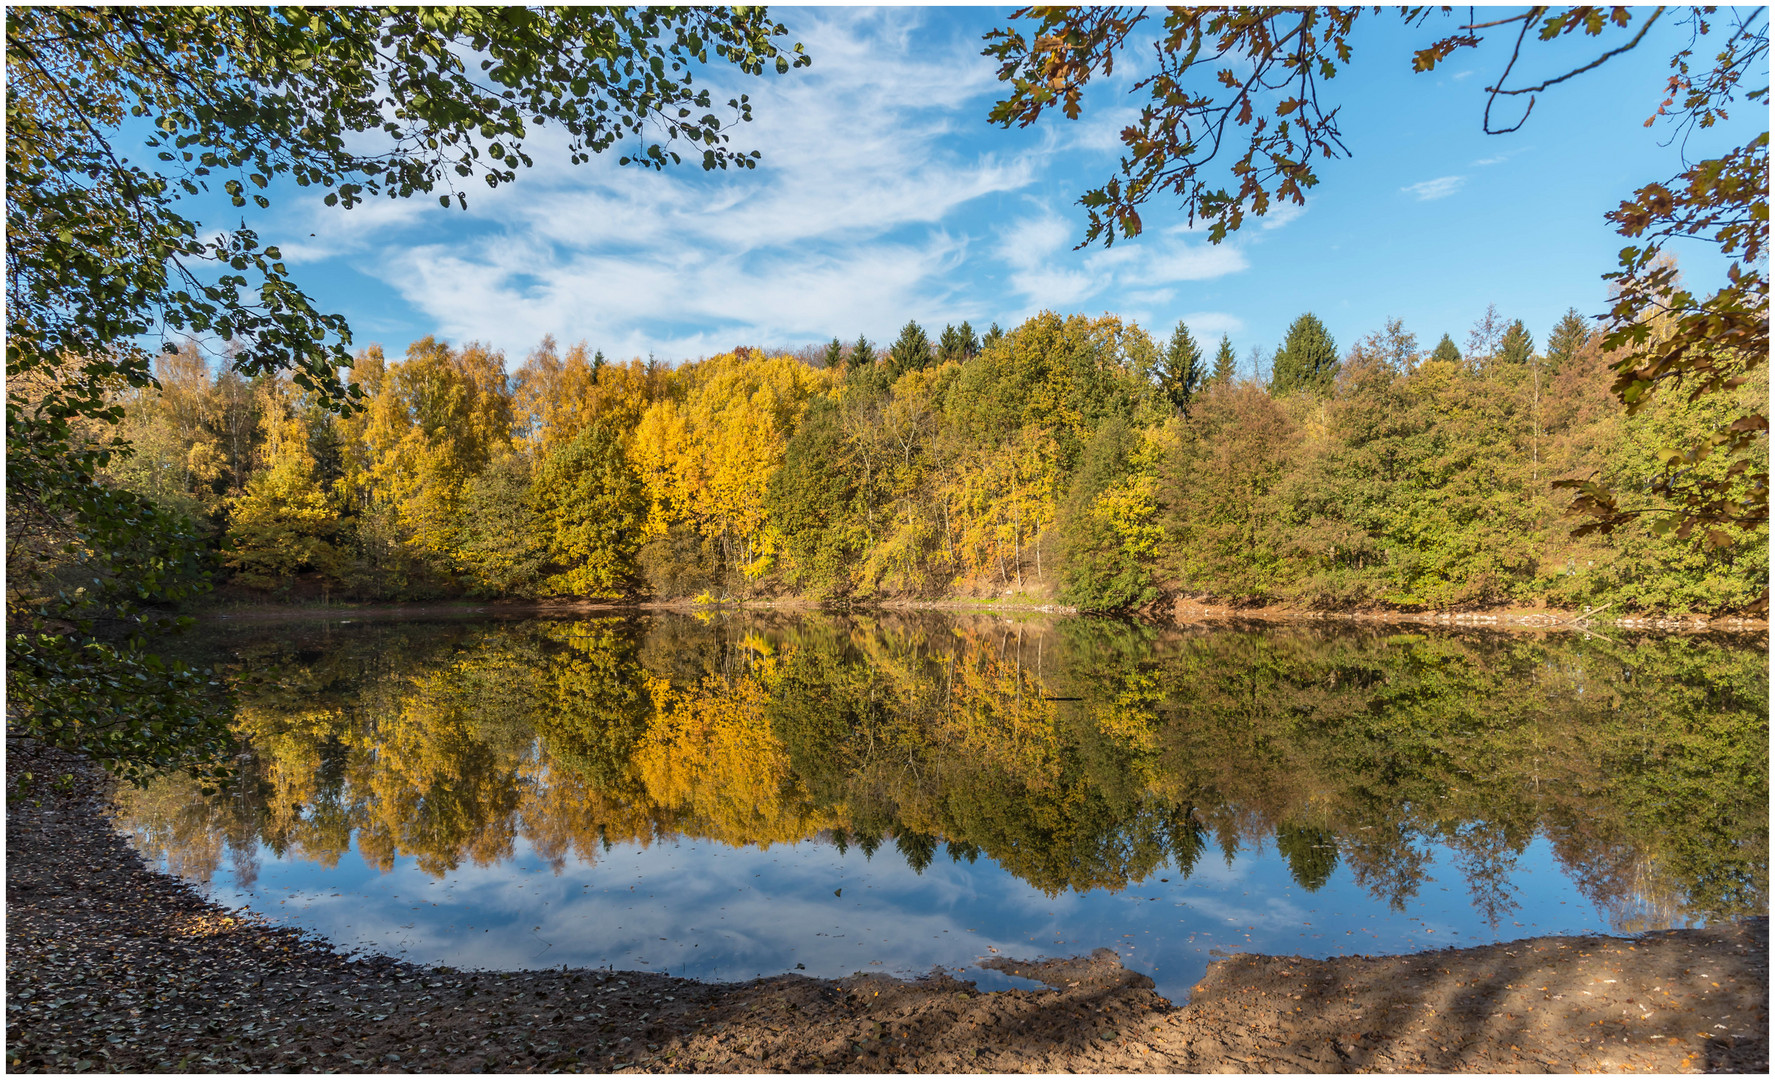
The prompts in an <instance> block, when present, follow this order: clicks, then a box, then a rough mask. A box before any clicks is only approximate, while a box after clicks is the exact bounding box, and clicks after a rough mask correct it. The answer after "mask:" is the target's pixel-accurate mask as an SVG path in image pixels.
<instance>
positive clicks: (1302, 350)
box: [1270, 311, 1338, 397]
mask: <svg viewBox="0 0 1775 1080" xmlns="http://www.w3.org/2000/svg"><path fill="white" fill-rule="evenodd" d="M1337 367H1338V361H1337V343H1336V342H1334V341H1332V340H1331V334H1330V332H1329V331H1327V330H1326V329H1325V324H1324V323H1322V322H1320V321H1319V317H1318V316H1316V315H1314V314H1313V313H1312V312H1310V311H1309V312H1307V313H1306V314H1305V315H1302V316H1301V317H1300V318H1298V319H1296V320H1294V324H1293V325H1292V326H1290V327H1289V328H1288V338H1287V340H1286V341H1284V342H1283V343H1282V346H1281V347H1280V348H1279V349H1277V350H1276V359H1275V362H1274V364H1273V365H1272V367H1271V371H1270V393H1271V394H1274V395H1276V396H1278V397H1279V396H1281V395H1284V394H1292V393H1299V392H1303V391H1304V392H1307V393H1312V394H1320V395H1323V394H1327V393H1330V392H1331V381H1332V379H1334V378H1335V377H1336V376H1337Z"/></svg>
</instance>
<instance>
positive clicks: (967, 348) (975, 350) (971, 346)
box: [961, 322, 980, 360]
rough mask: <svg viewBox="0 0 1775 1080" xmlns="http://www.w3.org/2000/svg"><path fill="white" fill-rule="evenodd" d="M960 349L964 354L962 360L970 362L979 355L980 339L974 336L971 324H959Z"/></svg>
mask: <svg viewBox="0 0 1775 1080" xmlns="http://www.w3.org/2000/svg"><path fill="white" fill-rule="evenodd" d="M961 347H962V352H963V353H964V354H965V355H964V357H963V359H967V360H972V359H973V358H974V357H976V356H979V355H980V339H979V338H978V337H976V336H975V335H974V326H973V324H972V323H968V322H963V323H962V324H961Z"/></svg>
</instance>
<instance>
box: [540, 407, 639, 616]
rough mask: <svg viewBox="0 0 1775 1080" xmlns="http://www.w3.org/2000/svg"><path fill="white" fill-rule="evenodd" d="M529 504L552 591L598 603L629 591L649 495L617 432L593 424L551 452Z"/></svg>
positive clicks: (635, 569) (601, 424)
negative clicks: (549, 564) (537, 519)
mask: <svg viewBox="0 0 1775 1080" xmlns="http://www.w3.org/2000/svg"><path fill="white" fill-rule="evenodd" d="M535 500H536V507H537V512H538V514H539V515H540V516H541V518H542V526H543V529H544V530H545V531H546V533H547V535H548V537H549V549H548V550H549V556H550V558H551V559H552V561H553V562H554V564H555V565H556V566H558V567H560V570H559V572H558V573H556V574H554V575H553V576H551V577H550V578H549V579H548V582H547V584H548V587H549V588H550V589H553V590H555V591H559V592H563V593H567V594H568V595H571V596H591V597H601V598H612V597H617V596H621V595H623V594H624V593H626V592H629V591H632V590H633V588H634V586H635V584H636V580H637V566H636V562H635V555H636V553H637V552H638V551H640V548H641V540H642V537H641V523H642V521H643V519H644V518H645V517H646V516H647V493H646V491H645V490H644V489H643V487H642V485H641V480H640V478H639V477H638V476H636V475H635V470H634V468H633V466H631V465H630V464H629V461H628V459H627V458H626V457H625V456H624V455H623V448H622V440H621V438H620V436H619V435H618V434H617V433H616V432H615V431H612V430H611V429H610V428H609V427H607V426H606V425H605V424H603V423H594V424H591V425H589V426H587V427H586V428H585V429H584V430H582V431H581V432H580V433H579V434H578V435H576V436H574V438H573V441H572V442H568V443H564V444H562V445H561V446H559V447H557V448H556V449H555V451H554V453H552V454H550V455H549V456H548V459H547V460H546V461H544V462H543V464H542V468H541V469H540V470H539V471H538V472H537V475H536V487H535Z"/></svg>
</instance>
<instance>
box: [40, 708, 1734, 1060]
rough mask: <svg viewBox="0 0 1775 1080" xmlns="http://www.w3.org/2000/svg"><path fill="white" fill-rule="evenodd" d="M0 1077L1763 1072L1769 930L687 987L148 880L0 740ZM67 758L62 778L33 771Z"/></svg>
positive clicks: (87, 816)
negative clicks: (1183, 995) (414, 953)
mask: <svg viewBox="0 0 1775 1080" xmlns="http://www.w3.org/2000/svg"><path fill="white" fill-rule="evenodd" d="M7 751H8V752H7V772H8V778H9V790H10V788H11V785H10V781H11V779H12V777H13V776H14V775H16V774H17V773H18V772H20V771H24V770H28V771H31V772H33V773H35V774H36V776H37V777H38V779H39V781H40V785H39V786H38V787H37V788H36V790H35V792H34V793H33V794H32V795H31V796H29V797H26V798H24V799H20V800H17V801H14V802H11V803H9V805H8V807H7V824H6V829H7V881H6V885H7V897H6V899H7V929H6V935H7V939H6V963H7V975H8V978H7V1003H6V1004H7V1017H8V1021H7V1045H6V1054H7V1064H8V1066H9V1067H10V1068H11V1069H13V1070H17V1071H48V1072H72V1071H84V1070H86V1069H98V1070H108V1071H131V1072H145V1071H155V1072H162V1071H164V1072H171V1071H201V1072H236V1071H239V1072H251V1071H341V1072H370V1071H427V1072H469V1071H477V1070H488V1071H491V1070H498V1071H544V1070H555V1069H562V1070H569V1071H581V1070H588V1071H602V1070H614V1069H621V1068H638V1069H643V1070H646V1071H653V1072H695V1071H711V1072H752V1071H822V1070H824V1071H839V1072H877V1071H921V1072H971V1071H990V1072H1020V1071H1037V1072H1065V1071H1089V1072H1115V1071H1147V1072H1218V1071H1226V1072H1263V1071H1281V1072H1312V1071H1340V1072H1341V1071H1367V1070H1374V1071H1480V1072H1483V1071H1505V1070H1508V1071H1557V1072H1571V1071H1588V1070H1593V1069H1605V1070H1609V1071H1622V1070H1624V1071H1653V1072H1689V1071H1758V1072H1760V1071H1765V1070H1766V1068H1767V1062H1768V923H1767V920H1766V919H1756V920H1748V921H1746V922H1744V923H1741V924H1736V925H1731V926H1724V927H1718V928H1710V929H1707V930H1692V931H1673V932H1660V933H1653V934H1648V935H1643V936H1641V937H1638V938H1631V939H1622V938H1604V937H1582V938H1537V939H1528V940H1524V941H1519V942H1513V943H1509V944H1506V945H1500V946H1488V947H1483V948H1476V949H1460V950H1446V951H1441V952H1434V953H1424V954H1417V955H1411V956H1396V957H1374V958H1362V957H1357V958H1340V959H1336V960H1324V961H1320V960H1299V959H1293V958H1279V957H1266V956H1233V957H1229V958H1227V959H1225V960H1223V961H1221V962H1219V963H1216V964H1215V965H1213V966H1212V967H1210V968H1209V970H1208V973H1207V975H1206V976H1205V977H1204V978H1203V980H1202V982H1201V983H1200V984H1198V986H1197V987H1196V988H1195V990H1194V992H1193V994H1192V997H1191V1000H1190V1002H1189V1003H1188V1004H1187V1005H1185V1006H1184V1007H1182V1008H1174V1007H1173V1006H1172V1005H1171V1003H1169V1002H1167V1001H1165V1000H1164V999H1163V998H1161V997H1159V996H1158V995H1157V994H1156V993H1154V991H1153V989H1152V983H1151V981H1150V980H1149V979H1147V978H1146V977H1145V976H1143V975H1139V974H1137V973H1133V972H1130V971H1127V970H1126V969H1124V968H1122V967H1121V965H1120V964H1119V962H1117V960H1116V959H1115V957H1114V954H1113V953H1108V952H1107V951H1106V952H1100V953H1098V954H1096V955H1094V956H1091V957H1085V958H1078V959H1072V960H1060V961H1049V962H1046V963H1042V964H1033V965H1032V964H1021V963H1018V962H1015V961H1004V962H1001V963H1000V964H999V966H1000V967H1002V968H1003V969H1004V970H1005V971H1006V972H1008V973H1013V974H1021V975H1025V976H1028V977H1032V978H1035V979H1037V980H1039V981H1042V982H1044V983H1046V984H1047V985H1048V987H1049V989H1047V990H1033V991H1023V990H1018V991H1004V992H999V993H989V994H983V993H980V992H978V991H977V989H976V988H975V987H974V986H973V985H972V984H970V983H966V982H961V981H957V980H955V979H952V978H946V977H938V978H932V979H928V980H920V981H914V982H901V981H897V980H894V979H890V978H886V977H883V976H863V975H859V976H854V977H852V978H848V979H840V980H836V981H823V980H815V979H808V978H801V977H798V976H779V977H776V978H770V979H762V980H757V981H754V982H748V983H737V984H705V983H696V982H691V981H688V980H683V979H674V978H670V977H666V976H662V975H658V974H654V973H650V972H599V971H589V970H571V971H551V972H518V973H499V972H460V971H454V970H451V969H448V968H422V967H417V966H414V965H408V964H403V963H399V962H395V961H391V960H387V959H367V960H360V959H352V958H347V957H345V956H341V955H339V954H337V953H335V952H334V951H333V950H332V949H331V948H330V947H329V946H328V944H327V943H326V942H324V941H319V940H315V939H312V938H305V937H303V936H302V935H300V934H298V933H296V932H294V931H290V930H284V929H278V928H275V927H272V926H269V925H267V924H265V923H263V922H262V921H259V920H257V919H256V918H253V917H251V916H246V915H243V914H242V913H239V912H232V911H227V910H224V909H221V908H218V907H216V906H214V905H211V904H209V903H207V902H205V901H204V900H203V899H202V898H201V897H200V896H199V895H198V894H197V893H196V891H195V890H193V889H192V888H190V887H188V886H186V885H185V884H183V883H181V882H179V881H176V880H174V879H171V878H167V877H165V876H163V875H160V874H158V873H155V872H152V871H149V870H148V869H146V868H145V867H144V866H143V865H142V864H141V862H140V860H139V859H138V858H137V857H136V856H135V854H134V852H133V851H132V850H131V849H130V848H129V846H128V845H127V844H126V843H125V842H124V840H123V838H122V837H121V836H119V835H118V834H117V833H116V832H114V831H113V830H112V829H111V828H110V827H109V823H108V819H107V818H106V816H105V815H106V812H107V807H108V798H109V796H108V792H109V788H108V785H107V782H106V780H105V778H103V777H102V776H99V775H96V774H95V773H94V772H93V771H92V770H90V769H89V768H87V767H85V766H84V765H82V764H81V763H79V762H77V761H74V760H72V759H69V758H66V757H64V756H62V755H58V754H54V753H51V752H48V751H45V750H43V749H41V748H39V747H37V746H36V745H35V744H32V743H28V742H25V741H22V740H12V739H9V740H8V747H7ZM64 772H71V773H72V774H73V777H74V780H73V782H72V784H70V785H69V786H68V788H67V789H65V790H57V789H53V788H49V787H46V786H42V785H41V781H43V780H44V779H45V778H47V777H50V776H54V775H59V774H61V773H64Z"/></svg>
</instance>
